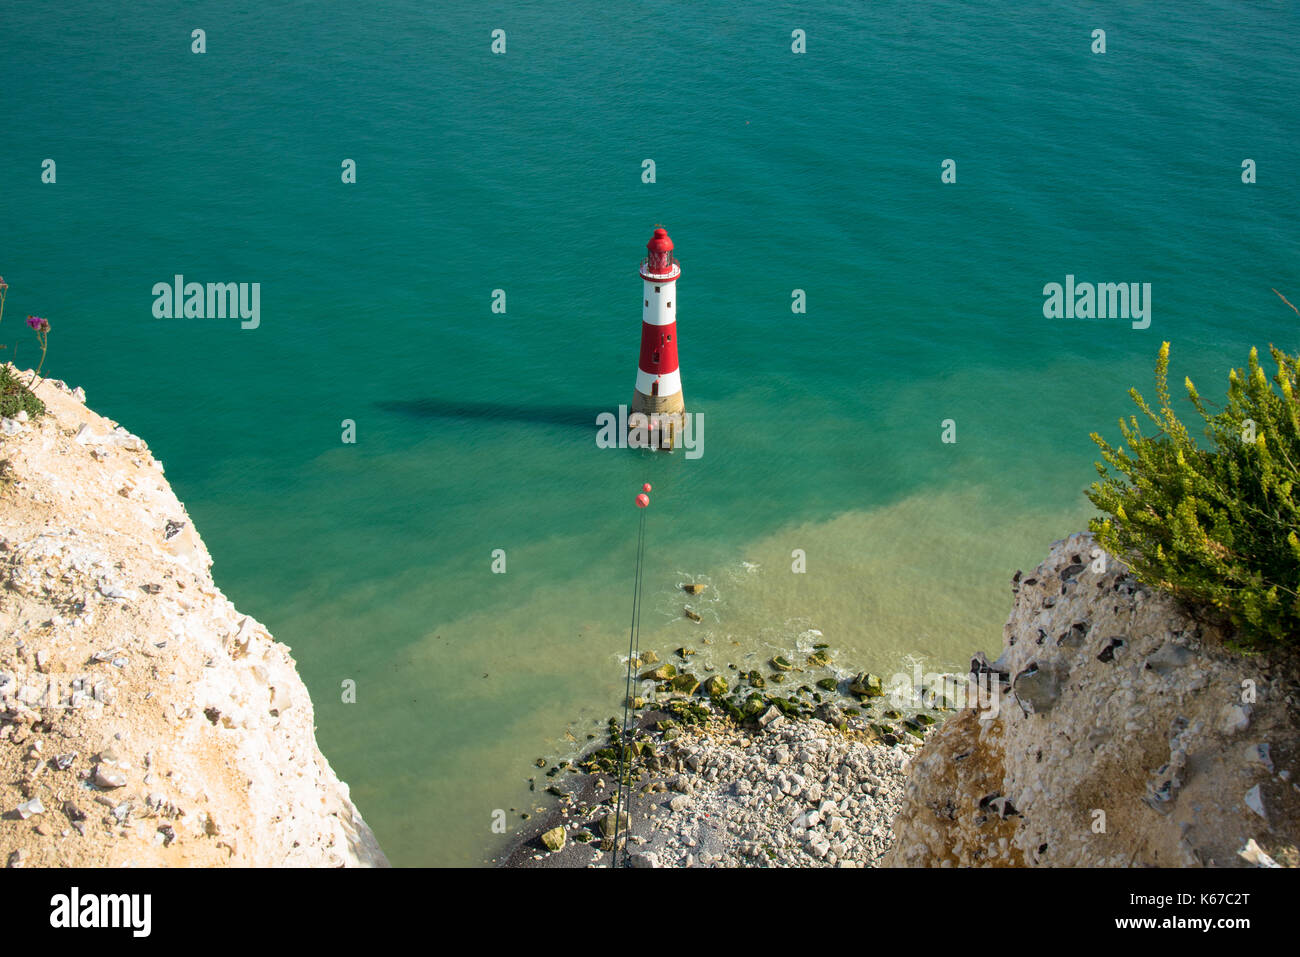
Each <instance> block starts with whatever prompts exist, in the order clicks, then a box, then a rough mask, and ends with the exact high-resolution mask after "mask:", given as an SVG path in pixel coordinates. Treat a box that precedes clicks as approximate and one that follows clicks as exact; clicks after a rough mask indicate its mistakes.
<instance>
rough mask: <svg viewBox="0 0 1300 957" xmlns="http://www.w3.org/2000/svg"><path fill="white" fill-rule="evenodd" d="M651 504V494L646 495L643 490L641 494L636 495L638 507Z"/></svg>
mask: <svg viewBox="0 0 1300 957" xmlns="http://www.w3.org/2000/svg"><path fill="white" fill-rule="evenodd" d="M649 504H650V496H649V495H646V494H645V493H644V492H642V493H641V494H640V495H638V496H637V497H636V507H637V508H645V507H646V506H647V505H649Z"/></svg>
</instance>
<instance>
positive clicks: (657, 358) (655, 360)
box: [651, 349, 659, 363]
mask: <svg viewBox="0 0 1300 957" xmlns="http://www.w3.org/2000/svg"><path fill="white" fill-rule="evenodd" d="M651 361H652V362H655V363H658V362H659V350H657V349H656V350H655V357H654V359H652V360H651Z"/></svg>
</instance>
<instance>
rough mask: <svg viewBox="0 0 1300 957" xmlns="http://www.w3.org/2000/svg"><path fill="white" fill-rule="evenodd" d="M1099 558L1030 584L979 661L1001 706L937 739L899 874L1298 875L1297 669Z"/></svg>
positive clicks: (920, 778) (922, 771)
mask: <svg viewBox="0 0 1300 957" xmlns="http://www.w3.org/2000/svg"><path fill="white" fill-rule="evenodd" d="M1094 548H1096V545H1095V543H1094V542H1093V540H1092V538H1091V536H1089V535H1083V534H1080V535H1072V536H1071V537H1069V538H1067V539H1065V540H1064V541H1060V542H1057V543H1055V544H1054V545H1053V546H1052V548H1051V551H1050V553H1049V555H1048V558H1047V560H1046V561H1045V562H1044V563H1043V564H1042V565H1040V566H1039V567H1038V568H1037V569H1036V570H1035V571H1034V572H1033V573H1032V574H1030V575H1028V576H1025V577H1023V578H1022V577H1021V575H1020V573H1017V574H1016V578H1015V580H1013V583H1012V589H1013V591H1014V592H1015V605H1014V609H1013V611H1012V613H1011V617H1010V619H1009V621H1008V622H1007V625H1006V628H1005V631H1004V638H1003V650H1002V654H1001V657H1000V658H999V659H998V660H997V661H996V662H993V663H992V664H991V665H989V664H987V663H986V662H984V661H983V660H980V661H978V662H976V667H977V668H984V667H989V668H992V670H993V672H994V673H993V674H992V675H990V677H991V679H992V681H991V683H990V686H991V687H997V688H1000V694H999V695H997V696H996V699H997V700H996V705H997V707H996V708H977V709H970V708H968V709H964V710H962V711H960V712H959V713H958V714H957V715H955V716H953V717H952V718H950V719H949V720H948V721H947V722H945V723H944V725H943V727H942V728H941V729H940V730H939V731H938V732H937V733H935V734H934V735H933V736H932V737H931V738H930V739H929V740H927V742H926V744H925V746H924V748H923V749H922V750H921V753H920V754H919V755H918V756H917V757H916V759H915V761H914V763H913V770H912V773H911V776H910V778H909V781H908V784H907V786H906V789H905V792H904V796H903V802H902V806H901V809H900V811H899V813H898V815H897V817H896V819H895V821H894V826H893V831H894V842H893V845H892V846H891V848H890V851H889V853H888V855H887V857H886V860H885V863H886V864H887V865H896V866H909V865H911V866H986V865H993V866H1015V865H1039V866H1090V865H1092V866H1200V865H1204V866H1220V867H1230V866H1252V865H1254V866H1259V865H1261V864H1262V865H1264V866H1267V864H1268V862H1269V861H1270V860H1272V861H1276V862H1277V863H1278V864H1284V865H1291V866H1295V865H1298V864H1300V852H1297V848H1296V845H1297V843H1300V787H1297V781H1298V780H1300V779H1298V778H1297V777H1296V772H1297V745H1298V744H1300V741H1298V737H1300V736H1298V735H1297V720H1296V707H1297V704H1298V703H1300V684H1298V683H1297V676H1296V669H1295V667H1294V661H1293V660H1285V659H1283V658H1280V657H1279V658H1274V659H1268V658H1265V657H1260V656H1253V657H1243V656H1241V655H1236V654H1233V653H1231V652H1229V651H1228V650H1226V649H1225V647H1224V645H1223V635H1221V634H1220V633H1219V632H1218V631H1217V630H1216V629H1215V628H1213V627H1212V626H1210V625H1208V624H1206V623H1203V622H1200V621H1197V620H1196V619H1195V618H1194V617H1193V616H1192V615H1190V614H1189V613H1188V612H1187V611H1186V610H1185V609H1183V608H1181V607H1180V606H1179V605H1178V604H1177V603H1176V602H1175V601H1173V600H1172V599H1171V598H1169V597H1168V596H1167V595H1165V594H1163V593H1160V592H1157V591H1153V590H1151V589H1148V588H1146V587H1143V586H1142V585H1140V584H1139V583H1138V582H1137V581H1136V579H1134V578H1133V577H1132V575H1131V574H1130V573H1129V572H1128V570H1127V569H1126V568H1125V567H1124V566H1123V565H1122V564H1121V563H1119V562H1117V561H1115V560H1114V559H1113V558H1110V557H1109V556H1106V559H1107V561H1106V568H1105V570H1104V571H1103V570H1100V569H1099V568H1097V567H1095V564H1094V558H1093V555H1094V552H1093V550H1094ZM1098 554H1100V553H1098Z"/></svg>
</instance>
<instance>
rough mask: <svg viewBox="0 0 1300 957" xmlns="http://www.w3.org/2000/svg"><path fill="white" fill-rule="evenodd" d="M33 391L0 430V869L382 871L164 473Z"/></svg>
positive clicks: (287, 669)
mask: <svg viewBox="0 0 1300 957" xmlns="http://www.w3.org/2000/svg"><path fill="white" fill-rule="evenodd" d="M36 393H37V395H38V396H39V397H40V398H41V399H42V400H43V401H44V402H45V404H46V406H47V409H48V412H47V414H46V415H44V416H42V417H41V418H40V419H39V420H36V421H18V420H16V419H5V420H3V421H2V422H0V862H4V863H7V864H8V865H9V866H24V865H25V866H92V867H93V866H105V867H116V866H122V865H138V866H219V865H233V866H259V867H260V866H286V865H287V866H320V867H340V866H386V865H387V863H388V862H387V860H386V859H385V857H384V855H383V852H382V851H381V850H380V849H379V846H378V844H377V843H376V841H375V838H374V835H373V834H372V833H371V831H370V828H369V827H367V826H366V823H365V822H364V821H363V820H362V818H361V815H360V813H359V812H358V811H357V809H356V807H355V806H354V805H353V803H352V801H351V800H350V798H349V794H348V788H347V785H345V784H344V783H343V782H341V781H339V779H338V778H337V777H336V776H335V774H334V772H333V770H332V769H331V768H330V765H329V762H328V761H327V760H326V759H325V756H324V755H323V754H321V752H320V750H319V748H318V747H317V745H316V738H315V728H314V718H313V711H312V703H311V699H310V697H309V696H308V693H307V689H306V687H305V686H304V685H303V683H302V680H301V678H300V677H299V675H298V673H297V671H296V669H295V666H294V661H293V658H292V657H290V654H289V649H288V648H287V647H286V646H284V645H282V644H279V643H278V642H276V641H275V640H274V639H273V638H272V637H271V635H270V634H269V633H268V631H267V629H266V628H265V627H264V626H263V625H261V624H260V623H258V622H257V621H255V620H253V619H252V618H250V617H249V616H247V615H243V614H241V613H240V612H239V611H237V610H236V609H235V607H234V606H233V605H232V604H231V603H230V601H229V600H228V599H227V598H226V597H225V596H224V595H223V594H222V593H221V591H220V590H219V589H218V588H217V587H216V586H215V585H214V584H213V581H212V576H211V574H210V573H209V569H210V567H211V565H212V559H211V558H210V557H209V555H208V552H207V549H206V548H205V547H204V545H203V541H202V540H201V539H200V537H199V535H198V532H197V530H196V529H195V528H194V526H193V523H192V522H191V521H190V518H189V516H188V515H187V514H186V511H185V507H184V506H183V505H182V504H181V503H180V501H178V500H177V498H176V495H175V494H174V493H173V492H172V489H171V487H170V486H169V485H168V483H167V479H166V478H165V477H164V475H163V467H162V463H161V462H158V461H157V460H156V459H154V457H153V456H152V455H151V454H150V452H149V449H148V447H147V446H146V445H145V443H144V442H143V441H142V440H141V439H140V438H138V437H137V436H135V435H132V434H131V433H129V432H127V431H126V430H125V429H123V428H121V427H120V426H118V425H117V423H115V422H112V421H109V420H108V419H105V418H103V417H101V416H99V415H97V414H95V413H94V412H93V411H91V410H90V409H89V408H87V407H86V405H85V402H84V395H83V394H82V393H81V390H79V389H78V390H72V389H69V388H68V387H67V386H66V385H64V384H63V383H61V382H55V381H52V380H45V381H42V382H41V383H39V384H38V385H37V387H36Z"/></svg>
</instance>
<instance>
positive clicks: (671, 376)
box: [636, 369, 682, 396]
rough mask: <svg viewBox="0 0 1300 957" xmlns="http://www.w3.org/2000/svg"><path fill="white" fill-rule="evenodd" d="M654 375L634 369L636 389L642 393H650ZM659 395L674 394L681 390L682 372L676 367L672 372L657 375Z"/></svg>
mask: <svg viewBox="0 0 1300 957" xmlns="http://www.w3.org/2000/svg"><path fill="white" fill-rule="evenodd" d="M655 378H656V377H655V376H654V375H653V374H652V373H649V372H645V371H644V370H642V369H637V370H636V391H638V392H640V393H641V394H642V395H650V394H651V390H652V389H653V388H654V384H655ZM658 379H659V395H661V396H665V395H676V394H677V393H678V392H681V391H682V374H681V371H680V370H678V369H674V370H673V371H672V372H662V373H660V374H659V376H658Z"/></svg>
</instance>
